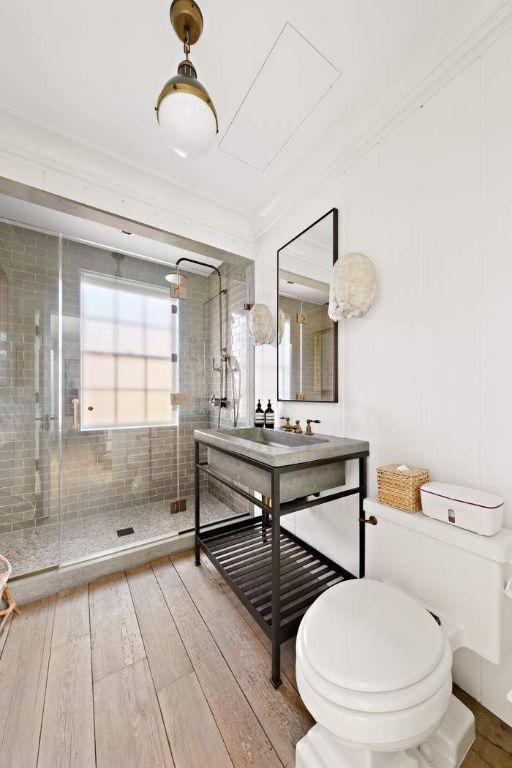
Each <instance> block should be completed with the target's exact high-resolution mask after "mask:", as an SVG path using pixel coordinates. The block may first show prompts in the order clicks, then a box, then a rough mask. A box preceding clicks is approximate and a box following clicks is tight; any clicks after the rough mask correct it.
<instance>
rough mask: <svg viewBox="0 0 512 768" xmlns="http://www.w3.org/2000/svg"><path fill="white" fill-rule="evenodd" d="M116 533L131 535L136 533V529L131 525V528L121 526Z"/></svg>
mask: <svg viewBox="0 0 512 768" xmlns="http://www.w3.org/2000/svg"><path fill="white" fill-rule="evenodd" d="M116 533H117V535H118V536H129V535H130V534H131V533H135V531H134V530H133V528H132V527H131V526H130V528H119V529H118V530H117V531H116Z"/></svg>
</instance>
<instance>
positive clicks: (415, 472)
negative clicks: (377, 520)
mask: <svg viewBox="0 0 512 768" xmlns="http://www.w3.org/2000/svg"><path fill="white" fill-rule="evenodd" d="M402 466H403V467H404V468H403V469H399V467H402ZM428 480H429V472H428V469H422V468H421V467H405V466H404V465H401V464H388V465H387V466H385V467H377V487H378V498H379V501H380V502H381V503H382V504H387V505H388V506H389V507H396V509H401V510H403V511H404V512H420V511H421V495H420V488H421V486H422V485H423V484H424V483H428Z"/></svg>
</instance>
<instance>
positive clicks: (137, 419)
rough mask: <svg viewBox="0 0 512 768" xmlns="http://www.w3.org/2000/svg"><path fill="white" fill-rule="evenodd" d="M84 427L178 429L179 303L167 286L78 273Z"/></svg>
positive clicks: (82, 415) (82, 418)
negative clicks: (173, 397)
mask: <svg viewBox="0 0 512 768" xmlns="http://www.w3.org/2000/svg"><path fill="white" fill-rule="evenodd" d="M80 350H81V353H80V358H81V396H80V402H81V428H82V430H94V429H115V428H126V427H148V426H173V425H176V424H177V420H178V409H176V408H173V407H172V405H171V393H177V392H178V391H179V390H178V381H179V377H178V304H177V301H176V300H173V299H171V298H169V294H168V292H167V291H166V290H165V288H159V287H158V286H154V285H148V284H145V283H141V282H138V281H134V280H128V279H125V278H120V277H111V276H107V275H101V274H97V273H92V272H86V271H82V272H81V274H80Z"/></svg>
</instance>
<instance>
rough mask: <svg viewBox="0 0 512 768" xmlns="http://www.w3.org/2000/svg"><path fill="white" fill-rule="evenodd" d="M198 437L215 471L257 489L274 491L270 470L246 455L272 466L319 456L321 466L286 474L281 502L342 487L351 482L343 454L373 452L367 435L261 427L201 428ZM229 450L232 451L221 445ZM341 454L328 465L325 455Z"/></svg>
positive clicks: (237, 482) (329, 456)
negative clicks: (362, 437)
mask: <svg viewBox="0 0 512 768" xmlns="http://www.w3.org/2000/svg"><path fill="white" fill-rule="evenodd" d="M194 437H195V438H196V439H198V440H200V441H201V442H203V443H205V444H206V445H207V447H208V464H209V467H210V469H211V470H213V471H214V472H215V473H216V474H218V475H220V476H222V477H223V478H225V479H226V480H229V481H231V482H232V483H235V484H236V485H239V486H242V487H244V488H249V489H251V490H252V491H256V492H258V493H261V494H263V495H264V496H271V483H270V474H269V472H268V471H266V470H265V469H264V468H260V467H255V466H254V465H252V464H250V463H248V462H247V461H246V459H254V460H256V461H258V462H261V463H262V464H266V465H267V466H268V467H269V468H271V467H284V466H289V465H291V464H303V463H305V462H309V461H319V464H317V465H316V466H315V467H309V468H305V469H297V470H295V471H294V472H289V473H283V474H282V475H281V503H284V502H286V501H292V500H293V499H297V498H302V497H304V496H309V495H311V494H313V493H318V492H320V491H326V490H329V489H330V488H338V487H339V486H342V485H344V484H345V462H344V461H343V458H344V457H346V456H349V455H350V454H353V453H357V452H358V451H367V450H368V443H367V442H366V441H364V440H352V439H350V438H347V437H336V436H334V435H313V436H308V435H305V434H301V435H297V434H295V433H293V432H284V431H281V430H273V429H260V428H258V427H242V428H239V429H220V430H216V429H196V430H195V431H194ZM216 448H217V449H218V448H221V449H223V450H225V451H229V452H230V454H231V455H227V454H225V453H221V452H220V451H219V450H215V449H216ZM333 458H339V459H340V461H339V462H335V463H330V464H327V463H326V464H322V463H321V460H322V459H333Z"/></svg>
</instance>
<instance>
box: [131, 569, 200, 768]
mask: <svg viewBox="0 0 512 768" xmlns="http://www.w3.org/2000/svg"><path fill="white" fill-rule="evenodd" d="M148 565H149V567H150V568H151V572H152V573H153V576H155V573H154V571H153V567H152V565H151V563H148ZM124 577H125V579H126V583H127V584H128V591H129V593H130V600H131V601H132V606H133V611H134V613H135V620H136V621H137V626H138V628H139V634H140V637H141V640H142V647H143V648H144V657H145V659H146V662H147V665H148V669H149V674H150V677H151V683H152V685H153V691H154V692H155V696H156V700H157V703H158V711H159V712H160V718H161V720H162V725H163V727H164V733H165V738H166V739H167V743H168V745H169V752H170V754H171V759H172V762H173V765H174V766H176V760H175V759H174V754H173V751H172V745H171V739H170V736H169V734H168V733H167V727H166V725H165V717H164V714H163V712H162V706H161V704H160V696H159V695H158V691H157V689H156V685H155V680H154V678H153V671H152V669H151V662H150V660H149V656H148V654H147V651H146V643H145V642H144V635H143V634H142V628H141V626H140V622H139V616H138V614H137V609H136V607H135V602H134V600H133V595H132V588H131V586H130V579H129V577H128V572H127V571H124ZM155 581H156V583H157V584H158V579H157V578H156V576H155ZM158 589H160V584H158ZM160 591H162V590H160ZM162 597H163V595H162ZM164 602H165V598H164ZM165 606H166V608H167V610H169V606H168V605H167V603H166V602H165ZM169 614H170V611H169ZM171 619H172V621H174V619H173V618H172V615H171ZM186 652H187V649H186V648H185V653H186ZM187 655H188V654H187ZM191 663H192V662H191ZM162 690H163V689H162Z"/></svg>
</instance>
